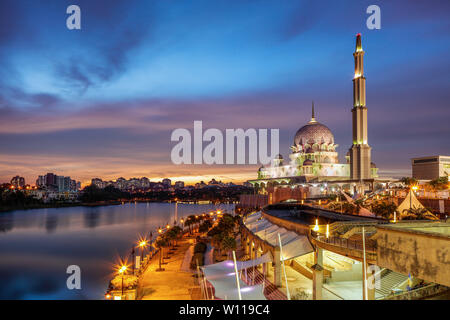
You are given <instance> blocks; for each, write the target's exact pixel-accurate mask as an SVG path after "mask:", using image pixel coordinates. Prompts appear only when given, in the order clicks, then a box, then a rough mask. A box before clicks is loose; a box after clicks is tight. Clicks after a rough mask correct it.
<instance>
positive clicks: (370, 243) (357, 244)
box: [311, 230, 377, 252]
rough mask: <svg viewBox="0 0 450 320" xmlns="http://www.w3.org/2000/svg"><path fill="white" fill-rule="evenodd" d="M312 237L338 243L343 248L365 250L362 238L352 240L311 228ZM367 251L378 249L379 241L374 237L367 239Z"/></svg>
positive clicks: (321, 240)
mask: <svg viewBox="0 0 450 320" xmlns="http://www.w3.org/2000/svg"><path fill="white" fill-rule="evenodd" d="M311 237H312V238H313V239H315V240H317V241H320V242H322V243H327V244H332V245H336V246H339V247H342V248H347V249H354V250H363V243H362V240H351V239H346V238H342V237H336V236H328V237H327V236H326V235H324V234H322V233H319V232H316V231H313V230H311ZM366 251H372V252H376V251H377V243H376V241H374V240H373V239H366Z"/></svg>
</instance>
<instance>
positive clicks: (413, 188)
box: [411, 186, 419, 191]
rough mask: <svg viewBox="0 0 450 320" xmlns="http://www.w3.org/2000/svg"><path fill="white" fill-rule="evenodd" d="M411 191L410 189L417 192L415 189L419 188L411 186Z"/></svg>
mask: <svg viewBox="0 0 450 320" xmlns="http://www.w3.org/2000/svg"><path fill="white" fill-rule="evenodd" d="M411 189H412V190H413V191H417V189H419V187H418V186H412V187H411Z"/></svg>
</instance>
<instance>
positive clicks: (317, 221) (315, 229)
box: [313, 219, 319, 231]
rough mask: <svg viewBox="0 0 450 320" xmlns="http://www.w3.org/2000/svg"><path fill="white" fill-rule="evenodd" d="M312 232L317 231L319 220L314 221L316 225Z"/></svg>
mask: <svg viewBox="0 0 450 320" xmlns="http://www.w3.org/2000/svg"><path fill="white" fill-rule="evenodd" d="M313 230H314V231H319V219H316V225H315V226H314V228H313Z"/></svg>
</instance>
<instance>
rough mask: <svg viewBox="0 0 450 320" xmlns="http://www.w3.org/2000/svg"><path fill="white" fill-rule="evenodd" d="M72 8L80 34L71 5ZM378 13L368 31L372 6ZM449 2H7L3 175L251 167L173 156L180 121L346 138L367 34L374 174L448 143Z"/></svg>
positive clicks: (405, 165)
mask: <svg viewBox="0 0 450 320" xmlns="http://www.w3.org/2000/svg"><path fill="white" fill-rule="evenodd" d="M72 4H76V5H78V6H79V7H80V8H81V30H69V29H67V27H66V19H67V17H68V16H69V15H68V14H66V9H67V7H68V6H69V5H72ZM371 4H377V5H379V6H380V8H381V29H380V30H369V29H368V28H367V27H366V19H367V18H368V17H369V14H367V13H366V9H367V7H368V6H369V5H371ZM449 9H450V2H448V1H437V0H435V1H434V0H432V1H426V2H425V1H420V2H419V1H400V0H396V1H364V0H363V1H361V0H354V1H348V0H343V1H300V0H298V1H297V0H296V1H293V0H292V1H290V0H289V1H288V0H287V1H269V0H267V1H264V0H260V1H257V0H226V1H225V0H214V1H211V0H209V1H207V0H189V1H187V0H161V1H136V0H115V1H107V0H82V1H81V0H70V1H69V0H67V1H66V0H58V1H56V0H55V1H50V0H47V1H39V2H38V1H32V0H29V1H27V0H2V1H1V2H0V182H8V181H9V180H10V179H11V177H13V176H15V175H21V176H24V177H25V178H26V180H27V183H31V184H34V182H35V180H36V178H37V176H38V175H42V174H45V173H47V172H53V173H55V174H58V175H65V176H71V177H72V178H75V179H77V180H80V181H82V182H83V183H84V184H86V183H88V182H89V181H90V179H91V178H93V177H100V178H103V179H106V180H109V179H116V178H118V177H121V176H122V177H125V178H131V177H142V176H147V177H149V178H150V179H151V180H153V181H157V180H159V179H161V178H163V177H170V178H172V179H174V180H184V181H186V182H188V183H191V182H195V181H199V180H209V179H210V178H212V177H215V178H216V179H220V180H223V181H227V182H228V181H231V182H236V183H239V182H242V181H245V180H247V179H254V178H255V177H256V170H257V168H258V167H259V165H175V164H173V163H172V161H171V159H170V152H171V149H172V148H173V147H174V145H175V144H176V143H174V142H171V140H170V136H171V133H172V131H173V130H175V129H177V128H186V129H189V130H191V131H192V129H193V123H194V121H195V120H201V121H203V127H204V128H205V129H206V128H218V129H220V130H225V129H228V128H231V129H233V128H244V129H248V128H267V129H271V128H274V129H279V130H280V152H281V154H282V155H283V156H284V157H285V158H287V157H288V154H289V146H290V145H292V143H293V138H294V135H295V132H296V131H297V130H298V129H299V128H300V127H302V126H303V125H304V124H306V123H307V122H308V121H309V119H310V117H311V114H310V113H311V111H310V110H311V101H312V100H314V102H315V106H316V119H317V120H318V121H319V122H321V123H323V124H325V125H327V126H328V127H329V128H330V129H331V130H332V132H333V133H334V136H335V141H336V143H338V144H339V147H338V152H339V154H340V159H341V161H344V156H345V153H346V152H347V150H348V148H349V147H350V146H351V107H352V77H353V68H354V65H353V64H354V62H353V55H352V54H353V51H354V49H355V35H356V34H357V33H359V32H360V33H361V34H362V41H363V48H364V50H365V52H366V54H365V76H366V79H367V80H366V86H367V107H368V114H369V144H370V145H371V147H372V160H373V162H375V163H376V165H377V167H378V168H379V172H380V174H381V175H383V176H406V175H410V173H411V160H410V159H411V158H412V157H418V156H428V155H436V154H444V155H449V153H450V152H449V151H450V139H449V137H450V126H449V120H450V108H449V107H450V105H449V102H448V101H450V81H449V79H450V74H449V73H450V61H449V59H448V57H449V56H450V20H449V19H448V12H450V10H449Z"/></svg>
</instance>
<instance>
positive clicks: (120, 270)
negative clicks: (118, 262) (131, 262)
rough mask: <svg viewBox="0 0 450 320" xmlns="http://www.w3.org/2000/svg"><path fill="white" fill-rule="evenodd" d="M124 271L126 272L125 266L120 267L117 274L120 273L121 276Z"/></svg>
mask: <svg viewBox="0 0 450 320" xmlns="http://www.w3.org/2000/svg"><path fill="white" fill-rule="evenodd" d="M125 271H127V266H121V267H120V268H119V273H120V274H123V273H124V272H125Z"/></svg>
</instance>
